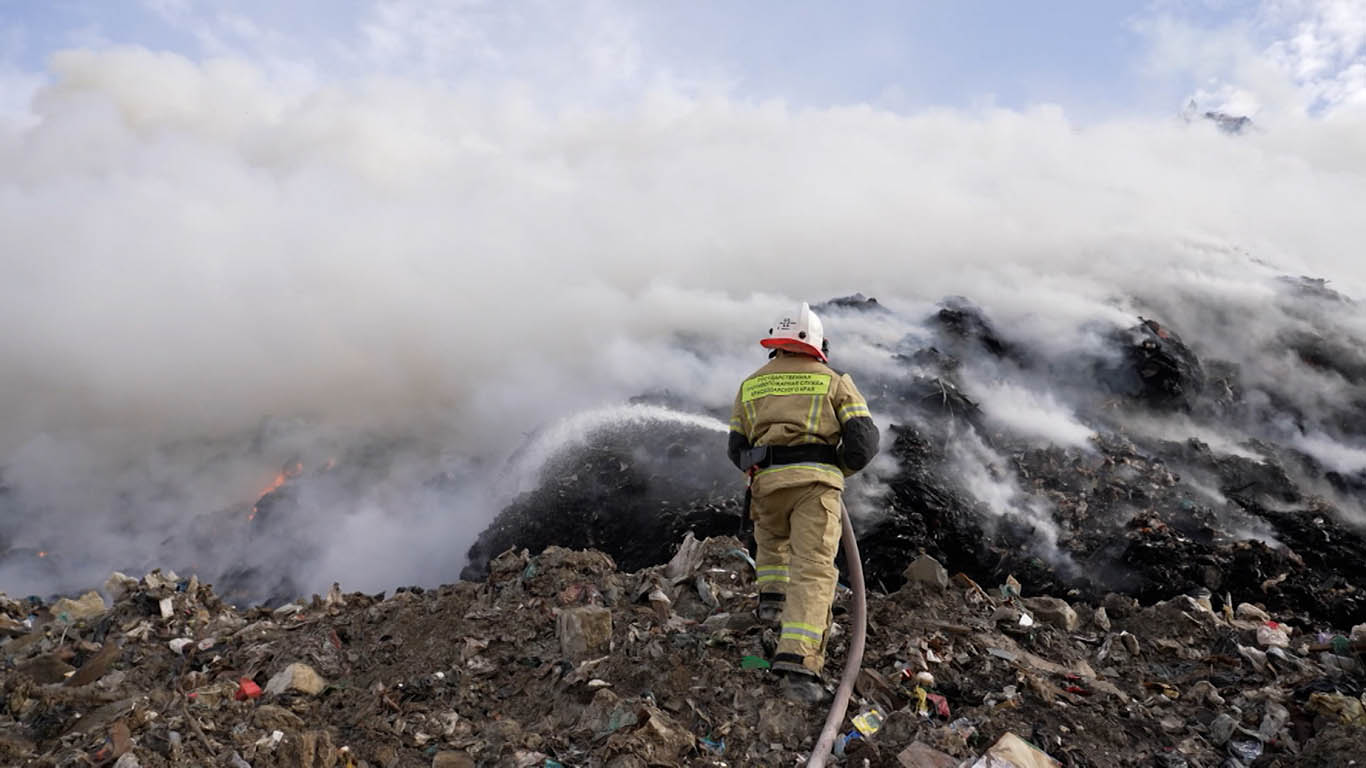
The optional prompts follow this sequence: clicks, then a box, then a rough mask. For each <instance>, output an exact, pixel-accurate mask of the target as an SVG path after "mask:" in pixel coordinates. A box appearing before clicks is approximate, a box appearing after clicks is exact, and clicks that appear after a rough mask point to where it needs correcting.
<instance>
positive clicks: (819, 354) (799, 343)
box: [759, 302, 826, 362]
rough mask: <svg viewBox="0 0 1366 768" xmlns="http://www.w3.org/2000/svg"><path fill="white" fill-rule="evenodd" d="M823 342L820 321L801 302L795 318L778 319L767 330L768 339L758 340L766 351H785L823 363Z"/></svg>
mask: <svg viewBox="0 0 1366 768" xmlns="http://www.w3.org/2000/svg"><path fill="white" fill-rule="evenodd" d="M824 341H825V332H824V329H823V328H822V327H821V319H820V318H819V317H816V313H814V312H812V311H811V307H809V306H807V304H806V302H802V308H801V309H800V310H798V311H797V316H796V317H780V318H778V322H776V323H774V324H773V327H772V328H769V329H768V338H765V339H760V340H759V343H760V344H761V345H763V346H764V347H767V348H768V349H785V350H787V351H789V352H798V353H800V354H803V355H811V356H812V357H814V358H816V359H817V360H820V361H821V362H825V361H826V360H825V351H824V344H823V342H824Z"/></svg>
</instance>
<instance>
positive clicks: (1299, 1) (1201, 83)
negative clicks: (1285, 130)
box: [1136, 0, 1366, 119]
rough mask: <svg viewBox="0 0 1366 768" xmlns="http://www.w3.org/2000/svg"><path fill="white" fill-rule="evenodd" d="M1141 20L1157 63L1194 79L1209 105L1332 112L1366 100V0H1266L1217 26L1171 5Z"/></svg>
mask: <svg viewBox="0 0 1366 768" xmlns="http://www.w3.org/2000/svg"><path fill="white" fill-rule="evenodd" d="M1136 26H1137V28H1138V29H1140V30H1141V31H1142V32H1143V33H1144V34H1145V35H1146V36H1147V37H1148V38H1149V40H1150V42H1151V44H1152V47H1151V50H1150V53H1149V59H1150V66H1151V67H1152V68H1153V70H1154V71H1159V72H1165V73H1167V74H1168V75H1171V74H1176V73H1180V74H1185V75H1189V76H1190V77H1192V78H1193V79H1194V82H1195V84H1196V85H1195V91H1194V93H1193V98H1194V99H1195V100H1196V101H1197V102H1198V103H1199V104H1200V106H1201V107H1202V108H1205V109H1217V110H1221V111H1226V112H1230V113H1233V114H1252V115H1254V116H1255V115H1258V114H1259V113H1261V112H1263V110H1265V111H1266V112H1267V113H1268V114H1266V115H1265V116H1267V117H1270V118H1272V119H1275V118H1276V117H1278V116H1282V117H1284V116H1297V115H1303V114H1312V115H1332V114H1334V113H1338V112H1342V111H1345V110H1354V109H1357V108H1358V107H1360V106H1362V105H1363V103H1366V2H1363V0H1264V2H1262V3H1261V4H1260V5H1259V6H1258V7H1257V8H1256V10H1255V12H1254V13H1252V14H1251V15H1250V16H1248V17H1242V18H1236V19H1234V20H1233V21H1230V22H1225V23H1224V24H1222V25H1221V26H1215V27H1209V26H1201V25H1197V24H1194V23H1192V22H1190V21H1188V20H1187V17H1185V16H1184V15H1183V14H1182V12H1181V9H1180V4H1177V5H1176V6H1171V5H1167V6H1163V7H1162V11H1161V12H1160V13H1159V14H1157V15H1155V16H1151V17H1146V18H1142V19H1139V20H1138V21H1137V22H1136Z"/></svg>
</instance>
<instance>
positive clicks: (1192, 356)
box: [463, 281, 1366, 628]
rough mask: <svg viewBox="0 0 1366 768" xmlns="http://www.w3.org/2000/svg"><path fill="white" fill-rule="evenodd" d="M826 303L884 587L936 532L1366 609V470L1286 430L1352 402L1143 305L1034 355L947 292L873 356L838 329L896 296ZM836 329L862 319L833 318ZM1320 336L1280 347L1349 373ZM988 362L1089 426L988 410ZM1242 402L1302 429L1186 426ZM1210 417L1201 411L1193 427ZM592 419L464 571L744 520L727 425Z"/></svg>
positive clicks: (1179, 579)
mask: <svg viewBox="0 0 1366 768" xmlns="http://www.w3.org/2000/svg"><path fill="white" fill-rule="evenodd" d="M1310 287H1311V288H1312V285H1311V286H1310ZM1282 290H1284V291H1286V292H1293V293H1294V294H1295V296H1296V297H1298V299H1299V300H1301V301H1315V302H1321V303H1324V304H1325V305H1331V304H1334V303H1340V302H1341V301H1343V300H1342V299H1341V298H1340V297H1338V296H1337V295H1336V294H1332V293H1331V292H1328V293H1323V292H1315V291H1310V292H1307V293H1306V289H1305V287H1304V284H1303V283H1301V282H1299V281H1287V282H1285V283H1284V284H1283V285H1282ZM817 310H818V311H822V312H825V313H826V318H827V319H826V327H827V334H828V335H830V336H831V337H832V338H833V339H834V342H833V344H834V351H833V352H832V364H833V365H834V366H835V367H836V368H841V369H844V370H848V371H849V372H850V373H851V375H853V376H854V378H855V380H856V381H857V382H858V383H859V386H860V388H861V389H862V390H863V392H864V394H865V395H866V396H867V398H868V400H869V403H870V406H871V407H872V409H873V411H874V413H875V414H876V415H877V416H878V417H879V421H880V422H881V423H882V424H883V425H884V435H883V449H882V453H883V455H882V457H881V458H880V459H879V461H878V463H877V464H876V465H875V468H874V469H873V470H872V471H871V472H870V473H867V474H869V475H870V477H867V478H864V479H862V480H856V481H854V482H852V483H851V485H850V491H849V492H848V493H847V494H846V498H847V500H848V502H849V504H850V506H851V508H852V509H853V510H854V515H855V518H856V520H855V527H856V529H857V531H858V533H859V542H860V547H861V549H862V553H863V559H864V568H865V570H866V572H867V575H868V583H869V584H870V586H871V587H872V588H874V589H878V590H881V591H886V592H890V591H893V590H896V589H898V588H899V587H900V586H901V585H902V584H903V583H904V581H905V577H904V575H903V571H904V569H905V567H906V563H907V562H908V560H909V559H910V558H913V557H914V556H915V555H916V554H917V553H920V552H924V553H927V554H929V555H932V556H934V557H935V558H938V559H939V560H940V561H942V562H943V563H944V564H945V566H946V567H947V568H948V569H949V571H950V572H951V573H952V572H959V571H961V572H963V573H965V574H967V575H968V576H969V577H971V578H973V579H976V580H978V581H981V582H983V583H1000V582H1002V581H1003V580H1004V579H1005V578H1006V577H1007V576H1012V575H1013V576H1014V577H1015V578H1017V579H1019V580H1021V581H1022V582H1024V583H1026V584H1028V585H1029V586H1030V589H1031V590H1032V591H1034V592H1035V593H1038V594H1047V595H1054V596H1059V597H1066V598H1068V599H1077V598H1080V599H1085V600H1099V599H1101V598H1102V597H1103V596H1104V595H1105V594H1107V593H1110V592H1118V593H1122V594H1127V595H1131V596H1133V597H1136V598H1138V599H1139V600H1140V601H1143V602H1145V603H1148V602H1153V601H1156V600H1160V599H1165V598H1168V597H1170V596H1171V595H1173V594H1180V593H1192V594H1197V593H1202V592H1204V591H1208V592H1210V593H1212V594H1213V595H1215V596H1216V602H1219V601H1223V600H1225V599H1228V600H1231V601H1232V603H1233V604H1237V603H1241V602H1257V603H1261V604H1263V605H1265V606H1266V607H1267V608H1268V609H1269V610H1272V611H1273V612H1276V613H1278V614H1279V615H1282V616H1285V617H1287V618H1291V617H1293V618H1294V620H1296V621H1298V622H1301V623H1303V624H1305V625H1307V626H1311V627H1314V626H1321V627H1325V628H1327V627H1342V626H1352V625H1354V624H1358V623H1361V622H1363V621H1366V568H1362V567H1361V564H1362V563H1366V537H1363V532H1362V527H1361V522H1360V521H1361V517H1360V515H1361V510H1360V504H1361V501H1362V498H1363V497H1362V494H1361V489H1362V488H1363V487H1366V475H1363V473H1362V472H1361V471H1360V470H1356V471H1344V470H1342V469H1335V468H1331V467H1328V466H1325V465H1324V464H1323V463H1321V462H1320V461H1319V460H1317V459H1315V458H1314V457H1313V456H1311V455H1310V454H1309V453H1307V452H1305V451H1304V450H1302V449H1301V448H1300V447H1299V445H1298V444H1297V442H1296V440H1295V439H1292V438H1293V435H1294V434H1302V433H1304V432H1308V431H1309V430H1311V429H1318V428H1322V429H1324V430H1325V431H1329V430H1336V431H1337V435H1338V437H1340V438H1342V439H1344V440H1359V439H1361V438H1363V437H1366V434H1363V433H1362V432H1361V431H1360V430H1359V429H1358V428H1356V425H1359V424H1361V423H1362V415H1361V414H1360V413H1349V412H1345V411H1342V410H1339V411H1337V412H1333V413H1330V414H1329V415H1328V416H1327V417H1324V418H1325V420H1326V421H1328V422H1331V423H1329V424H1325V425H1314V424H1311V423H1308V422H1307V419H1308V417H1307V416H1306V414H1305V410H1306V409H1305V408H1304V407H1303V406H1302V405H1300V406H1296V405H1295V403H1296V402H1302V401H1297V400H1296V396H1295V393H1289V392H1280V391H1277V390H1276V389H1275V387H1274V386H1272V385H1270V384H1268V382H1265V381H1261V382H1257V383H1255V384H1250V383H1248V382H1244V381H1242V380H1241V378H1240V374H1239V368H1238V366H1237V365H1234V364H1232V363H1228V362H1226V361H1224V360H1223V359H1221V357H1220V355H1221V352H1222V351H1221V350H1220V349H1217V348H1216V349H1210V350H1203V349H1200V348H1199V347H1197V346H1193V345H1190V344H1188V343H1187V342H1186V341H1184V340H1183V337H1182V335H1181V334H1180V332H1179V331H1178V329H1176V328H1174V327H1171V326H1169V325H1167V324H1166V323H1164V322H1162V321H1161V320H1158V319H1154V318H1150V317H1135V318H1134V322H1133V324H1132V325H1131V326H1130V327H1128V328H1127V329H1123V330H1119V331H1104V332H1099V331H1098V332H1097V333H1096V334H1095V336H1094V338H1095V343H1094V345H1092V346H1091V348H1089V349H1087V350H1085V351H1084V352H1081V353H1079V354H1077V355H1075V356H1073V357H1072V359H1070V360H1067V361H1064V362H1062V363H1059V362H1058V361H1056V360H1053V361H1050V360H1044V359H1035V358H1033V357H1031V352H1030V344H1029V340H1027V339H1026V340H1019V339H1012V338H1009V336H1008V334H1004V333H1002V332H1001V331H1000V330H999V329H998V328H997V327H996V325H995V324H994V323H993V321H992V320H991V319H990V317H989V316H988V315H987V313H986V312H985V311H984V310H983V309H981V308H980V307H978V306H977V305H975V304H973V303H972V302H970V301H968V300H966V299H964V298H962V297H952V298H950V299H946V300H945V302H944V303H943V304H942V305H940V306H939V307H936V308H932V309H931V310H930V312H929V313H928V315H927V316H924V317H922V318H919V319H918V320H917V319H916V318H910V319H909V320H908V321H907V323H906V325H907V327H908V328H912V329H914V330H912V331H911V332H908V333H907V334H906V336H905V337H903V338H901V339H899V340H897V341H895V342H893V343H887V342H885V341H880V342H878V343H876V345H873V346H875V348H876V349H878V350H879V354H880V356H881V358H882V360H881V361H876V360H872V359H870V358H869V357H868V355H867V354H866V348H865V349H864V350H863V354H860V355H859V356H858V357H856V358H855V357H853V356H849V357H842V356H841V354H840V352H839V350H840V349H841V346H840V345H841V343H849V342H848V340H849V337H851V336H855V335H856V333H857V329H858V328H859V323H860V321H865V320H873V321H878V322H886V318H888V317H893V316H895V312H896V310H895V309H894V308H891V307H888V306H887V305H885V304H882V303H879V302H877V300H875V299H868V298H866V297H864V296H862V295H856V296H851V297H844V298H839V299H834V300H831V301H829V302H827V303H825V304H823V305H820V306H818V307H817ZM841 328H849V329H851V330H850V331H849V332H848V333H847V334H846V335H845V336H844V337H841V333H840V331H841ZM1325 332H1326V331H1325ZM1305 334H1308V337H1306V336H1305ZM1312 336H1313V332H1311V331H1307V330H1305V331H1302V332H1301V335H1300V336H1296V337H1294V338H1293V339H1291V342H1292V343H1291V345H1290V347H1289V350H1294V352H1295V353H1297V354H1299V355H1301V356H1303V357H1304V358H1306V361H1307V362H1310V363H1312V365H1314V366H1316V367H1320V368H1330V369H1333V370H1335V371H1339V372H1341V373H1342V374H1343V375H1344V376H1348V375H1351V374H1355V372H1356V365H1357V362H1356V361H1357V360H1358V359H1359V355H1357V354H1355V353H1351V354H1349V353H1347V352H1346V351H1345V350H1347V349H1348V348H1350V346H1351V345H1350V344H1348V343H1347V342H1345V341H1342V340H1337V341H1333V340H1330V339H1324V338H1318V339H1317V340H1315V339H1314V338H1311V337H1312ZM842 338H843V339H844V340H845V341H842ZM857 341H858V342H859V343H860V344H861V345H864V344H865V340H864V339H861V338H860V339H857ZM1357 346H1358V347H1359V346H1360V345H1357ZM1202 353H1203V354H1207V355H1208V356H1209V360H1208V362H1202V359H1201V355H1202ZM1287 353H1288V352H1287ZM761 355H762V352H761V351H757V352H756V361H755V365H756V367H757V365H758V364H759V363H761V362H762V357H761ZM872 363H876V364H875V365H874V364H872ZM983 368H988V369H989V370H990V372H991V376H992V377H994V379H995V381H997V382H1000V381H1010V380H1011V379H1016V380H1018V381H1020V382H1023V383H1024V384H1026V385H1028V386H1031V387H1034V388H1036V389H1038V388H1045V389H1047V390H1049V391H1053V392H1056V393H1058V396H1059V398H1060V399H1064V400H1066V401H1067V402H1069V403H1070V404H1072V406H1073V409H1074V413H1075V418H1076V419H1077V420H1078V421H1082V422H1084V423H1085V424H1086V425H1087V427H1089V428H1090V430H1091V434H1090V435H1089V437H1087V438H1086V439H1085V440H1084V441H1079V442H1077V443H1075V444H1072V445H1065V446H1059V445H1056V444H1050V442H1049V441H1046V440H1040V439H1039V438H1038V437H1037V435H1029V434H1024V433H1021V432H1019V431H1016V430H1012V429H1011V428H1010V425H1009V423H1008V422H1007V423H1006V424H1005V425H1004V426H1003V425H1002V423H1001V422H1000V421H999V420H997V421H993V420H991V419H988V418H985V417H984V413H983V412H982V410H981V408H980V407H979V401H980V400H981V399H982V398H983V395H982V394H979V392H976V391H974V387H980V386H981V385H982V382H983V377H982V376H980V375H977V374H974V373H973V369H976V370H978V371H980V370H982V369H983ZM737 383H738V382H737ZM1362 402H1366V398H1363V401H1362ZM1278 403H1280V404H1282V405H1283V406H1284V409H1283V410H1281V411H1279V412H1278V410H1277V408H1278V406H1277V404H1278ZM672 405H674V406H675V407H681V408H686V407H687V405H686V403H683V404H680V403H679V402H678V401H677V399H675V400H674V401H673V402H672ZM694 410H696V411H699V412H700V411H702V409H700V408H694ZM1278 414H1279V415H1278ZM708 415H710V416H713V417H716V418H717V419H720V420H722V421H724V420H725V419H726V418H727V417H728V415H729V414H727V413H722V412H712V413H710V414H708ZM1348 416H1351V417H1352V418H1346V417H1348ZM1177 418H1179V419H1181V420H1182V421H1181V422H1180V423H1181V424H1183V425H1186V426H1191V425H1194V427H1192V428H1191V429H1188V430H1186V432H1187V433H1188V434H1187V435H1186V436H1185V437H1181V435H1180V433H1181V431H1182V430H1181V429H1176V428H1172V429H1161V428H1151V429H1149V428H1144V427H1143V425H1144V424H1151V423H1156V424H1165V423H1168V422H1167V421H1162V420H1169V419H1177ZM1236 419H1240V420H1243V421H1245V422H1248V423H1251V422H1255V421H1258V420H1265V421H1267V422H1268V423H1273V424H1281V423H1283V422H1285V423H1294V424H1298V427H1294V426H1292V427H1291V429H1297V430H1298V432H1291V433H1282V434H1281V435H1278V434H1277V433H1276V432H1275V431H1274V430H1272V429H1267V430H1263V431H1261V432H1260V433H1256V432H1252V431H1251V430H1244V431H1243V432H1242V434H1244V435H1245V439H1243V440H1242V441H1241V442H1239V443H1237V444H1231V445H1230V444H1219V445H1217V446H1212V445H1211V444H1209V443H1207V442H1204V441H1202V440H1201V439H1200V438H1198V437H1193V436H1190V433H1194V434H1197V435H1198V434H1205V433H1209V434H1225V433H1226V432H1227V431H1226V430H1224V429H1221V428H1220V425H1223V424H1226V423H1228V422H1229V421H1230V420H1236ZM1202 421H1203V422H1204V423H1207V424H1208V425H1209V428H1208V429H1204V430H1202V429H1198V428H1195V427H1201V426H1202ZM1285 435H1289V436H1290V437H1285ZM1278 436H1279V437H1280V438H1281V439H1277V438H1278ZM583 438H584V440H583V442H582V444H580V445H577V446H571V447H567V448H565V449H563V450H562V451H560V452H559V453H558V454H557V455H555V456H554V457H553V459H552V460H551V461H549V462H548V463H547V465H546V466H545V468H544V469H543V471H542V472H541V483H540V485H539V486H538V487H536V488H535V489H534V490H531V491H529V492H527V493H524V494H522V495H521V496H520V497H518V498H517V499H516V501H514V502H513V503H512V504H511V505H510V506H508V507H507V508H506V509H504V510H503V512H502V513H501V514H500V515H499V516H498V518H497V519H496V520H495V521H494V522H493V524H492V525H490V526H489V527H488V529H487V530H485V531H484V532H483V533H482V534H481V535H480V537H479V539H478V541H477V543H476V544H475V545H474V546H473V547H472V548H471V550H470V553H469V554H470V564H469V566H468V567H467V568H466V570H465V573H464V574H463V575H464V576H465V577H467V578H480V577H482V576H483V575H484V574H485V573H486V572H487V571H486V567H487V563H488V561H489V560H490V559H492V558H494V557H496V556H497V555H499V554H500V553H502V552H504V551H506V550H508V549H511V548H523V547H525V548H527V549H529V550H530V551H531V552H532V553H535V552H538V551H541V550H542V549H544V548H545V547H547V546H550V545H559V546H568V547H593V548H596V549H599V550H601V551H603V552H605V553H607V554H609V555H611V556H612V557H613V558H615V559H616V561H617V562H618V563H619V564H621V565H622V566H623V567H624V568H627V569H636V568H641V567H645V566H648V565H651V564H654V563H660V562H664V561H666V560H667V559H668V558H669V557H670V556H671V555H672V553H673V549H674V547H675V546H676V542H677V541H678V540H679V539H680V538H681V536H682V534H683V533H684V532H686V531H689V530H692V531H694V532H695V533H696V535H697V536H698V537H706V536H715V535H723V534H735V533H737V532H738V531H741V530H744V528H743V526H742V520H741V507H742V505H743V491H744V478H743V476H742V475H741V474H740V473H739V472H737V471H736V470H735V469H734V468H733V467H731V466H730V465H729V464H728V463H727V462H726V460H725V457H724V445H725V436H724V434H722V433H721V432H719V431H716V430H713V429H708V428H704V427H702V426H690V425H687V424H682V423H678V424H674V423H669V424H661V423H643V424H638V425H619V426H615V427H611V428H605V429H600V430H598V431H595V432H592V433H590V434H586V435H584V436H583Z"/></svg>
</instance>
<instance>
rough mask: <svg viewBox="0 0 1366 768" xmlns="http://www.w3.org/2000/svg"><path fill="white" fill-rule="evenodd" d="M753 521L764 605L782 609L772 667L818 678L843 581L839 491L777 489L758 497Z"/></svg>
mask: <svg viewBox="0 0 1366 768" xmlns="http://www.w3.org/2000/svg"><path fill="white" fill-rule="evenodd" d="M750 517H752V518H753V519H754V541H755V544H756V545H757V548H758V551H757V553H756V554H755V557H754V563H755V570H756V571H757V573H758V582H759V585H758V586H759V600H760V604H761V605H762V604H764V603H770V604H772V603H781V605H782V634H781V635H780V636H779V639H778V652H777V654H776V655H775V656H774V660H773V668H774V669H776V670H784V671H792V672H803V671H804V672H807V673H810V674H816V675H819V674H820V673H821V670H822V668H824V666H825V644H826V639H827V637H828V636H829V631H830V620H831V612H830V606H831V604H832V602H833V601H834V598H835V582H836V579H837V578H838V576H839V572H838V571H837V570H836V568H835V553H836V551H837V550H838V549H839V543H840V491H839V489H837V488H832V487H830V486H829V485H823V484H819V483H811V484H807V485H798V486H793V487H789V488H779V489H776V490H773V491H769V492H768V493H765V494H764V495H762V496H758V495H756V496H755V497H754V498H753V500H752V502H751V509H750Z"/></svg>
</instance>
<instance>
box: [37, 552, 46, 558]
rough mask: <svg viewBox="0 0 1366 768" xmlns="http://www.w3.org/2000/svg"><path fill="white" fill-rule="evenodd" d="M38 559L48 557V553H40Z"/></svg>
mask: <svg viewBox="0 0 1366 768" xmlns="http://www.w3.org/2000/svg"><path fill="white" fill-rule="evenodd" d="M38 557H47V552H39V553H38Z"/></svg>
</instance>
